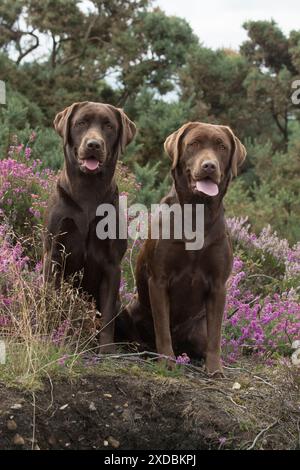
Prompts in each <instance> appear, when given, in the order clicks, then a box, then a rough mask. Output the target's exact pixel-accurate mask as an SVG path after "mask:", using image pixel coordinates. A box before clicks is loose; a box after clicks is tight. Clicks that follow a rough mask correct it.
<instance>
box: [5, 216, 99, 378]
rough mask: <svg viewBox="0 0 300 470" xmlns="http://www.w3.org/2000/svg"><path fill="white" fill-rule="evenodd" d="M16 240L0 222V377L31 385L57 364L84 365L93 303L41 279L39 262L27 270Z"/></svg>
mask: <svg viewBox="0 0 300 470" xmlns="http://www.w3.org/2000/svg"><path fill="white" fill-rule="evenodd" d="M28 261H29V259H28V257H27V256H25V254H24V252H23V249H22V245H21V243H20V242H19V241H18V240H16V239H15V236H14V235H13V234H12V233H11V231H10V230H9V228H8V227H7V226H5V225H3V224H2V225H0V337H1V339H4V340H5V344H6V349H7V363H6V367H2V368H0V379H2V380H8V381H11V382H12V383H14V384H19V385H20V384H23V385H30V386H33V385H34V384H35V382H38V381H39V379H40V378H41V377H43V376H45V377H46V376H48V375H49V373H50V372H52V371H53V370H55V371H56V372H59V370H60V368H61V367H62V366H67V367H68V372H70V371H72V368H73V367H74V365H75V364H76V367H78V366H84V363H85V360H86V359H85V358H86V354H88V353H89V356H91V355H92V353H93V352H94V351H95V350H96V349H97V341H96V340H95V338H96V336H97V330H96V326H97V327H99V324H97V321H96V310H95V306H94V305H93V304H92V303H91V302H90V301H88V299H87V298H85V296H84V295H83V294H82V292H80V291H79V290H76V289H73V288H71V287H70V285H69V284H67V283H62V285H61V290H60V292H59V293H58V292H56V291H55V290H54V289H53V287H52V286H51V285H47V286H45V285H44V284H43V281H42V273H41V263H40V262H39V263H37V264H36V265H35V266H34V267H33V268H31V269H30V265H29V263H28Z"/></svg>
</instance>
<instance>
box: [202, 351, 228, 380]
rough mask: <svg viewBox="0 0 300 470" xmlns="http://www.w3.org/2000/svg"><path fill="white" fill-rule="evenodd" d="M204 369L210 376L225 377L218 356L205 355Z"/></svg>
mask: <svg viewBox="0 0 300 470" xmlns="http://www.w3.org/2000/svg"><path fill="white" fill-rule="evenodd" d="M205 370H206V372H207V373H208V374H209V375H211V376H212V377H225V375H224V370H223V366H222V363H221V359H220V357H218V356H209V355H207V357H206V361H205Z"/></svg>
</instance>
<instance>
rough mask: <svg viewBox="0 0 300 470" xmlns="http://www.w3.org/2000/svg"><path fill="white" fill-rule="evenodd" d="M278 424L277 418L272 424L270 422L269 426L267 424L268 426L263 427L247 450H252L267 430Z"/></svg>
mask: <svg viewBox="0 0 300 470" xmlns="http://www.w3.org/2000/svg"><path fill="white" fill-rule="evenodd" d="M276 424H278V419H276V421H274V422H273V423H272V424H270V425H269V426H267V427H266V428H264V429H262V430H261V431H260V432H259V433H258V434H257V436H256V437H255V439H254V441H253V442H252V444H251V446H250V447H247V450H252V449H254V447H255V446H256V443H257V441H258V439H259V438H260V437H261V436H262V435H263V434H264V433H265V432H267V431H269V429H271V428H273V427H274V426H276Z"/></svg>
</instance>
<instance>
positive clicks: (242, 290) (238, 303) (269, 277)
mask: <svg viewBox="0 0 300 470" xmlns="http://www.w3.org/2000/svg"><path fill="white" fill-rule="evenodd" d="M34 139H35V135H34V134H33V135H32V136H31V137H30V138H29V141H28V143H27V144H26V145H21V144H18V143H17V141H16V139H15V141H14V143H13V144H14V145H12V146H11V147H10V149H9V152H8V155H6V156H5V158H4V159H2V160H0V333H1V335H2V336H3V335H4V336H5V335H6V336H7V337H8V338H10V339H14V340H17V341H18V342H19V343H22V338H23V342H24V344H26V342H27V343H28V344H30V347H29V349H30V348H31V347H32V345H33V344H34V343H35V342H36V344H43V348H45V344H47V348H48V352H49V351H50V350H51V351H52V352H51V354H52V356H53V357H54V362H55V363H56V364H59V365H60V366H61V365H66V364H73V359H72V357H73V352H72V350H71V349H70V343H71V342H73V344H74V342H75V344H76V348H77V349H78V350H79V349H80V348H82V344H83V343H84V344H85V345H86V346H85V347H86V348H87V349H88V350H90V349H93V341H92V340H91V339H88V340H87V339H86V338H87V337H88V338H89V337H90V336H89V335H91V337H92V338H94V337H95V334H94V330H95V328H94V326H95V325H94V323H93V322H94V318H95V308H94V306H93V305H90V304H89V303H88V302H86V300H84V299H83V298H82V295H81V294H80V295H79V293H78V292H76V291H74V290H70V289H69V290H68V291H64V293H63V294H62V295H57V293H56V292H54V291H53V292H52V293H51V292H50V293H49V292H47V291H46V290H45V288H44V286H43V283H42V276H41V260H40V258H38V257H37V258H36V259H33V257H32V253H31V252H30V250H28V246H26V243H25V238H27V239H28V236H29V235H32V232H34V231H35V227H36V226H38V225H39V224H40V223H41V221H42V216H43V211H44V208H45V206H46V203H47V200H48V197H49V193H50V191H51V187H52V184H54V183H55V180H56V174H55V173H54V172H53V171H50V170H48V169H45V168H43V167H42V163H41V161H40V160H37V159H33V158H32V152H31V145H32V143H33V140H34ZM117 178H118V182H119V189H120V193H121V194H123V195H126V196H129V203H130V202H131V201H134V200H138V197H137V196H136V195H137V194H138V192H139V186H138V185H137V183H136V181H135V178H134V176H133V175H132V174H131V173H130V172H129V171H128V169H127V168H126V167H125V166H124V165H122V164H119V166H118V169H117ZM227 223H228V227H229V230H230V232H231V236H232V239H233V244H234V252H235V259H234V265H233V271H232V275H231V276H230V279H229V281H228V295H227V303H226V309H225V318H224V327H223V344H222V347H223V359H224V361H225V362H234V361H237V360H239V359H240V358H241V357H242V355H244V354H247V355H250V354H251V355H252V357H255V358H259V359H261V360H263V361H264V362H266V361H268V362H270V361H274V360H276V358H278V357H279V356H284V355H288V356H290V354H291V351H292V349H291V345H292V343H293V341H294V340H296V339H300V292H299V284H300V282H299V281H300V243H298V244H296V245H295V246H293V247H291V246H290V245H289V243H288V241H287V240H284V239H281V238H280V237H279V236H278V235H277V234H276V233H274V232H272V230H271V228H270V227H266V228H265V229H263V230H262V232H261V233H260V234H258V235H257V234H254V233H253V232H252V231H251V227H250V225H249V223H248V221H247V219H237V218H233V219H228V221H227ZM141 244H142V241H141V240H139V239H137V240H135V241H132V240H129V247H128V250H127V253H126V255H125V257H124V260H123V266H122V270H123V277H122V281H121V289H120V294H121V299H122V302H123V304H127V303H128V302H130V300H131V299H132V296H133V295H134V292H135V279H134V269H135V264H136V257H137V254H138V252H139V249H140V247H141ZM39 245H41V241H40V240H39ZM82 319H85V320H84V321H85V322H86V324H87V325H88V326H87V332H88V333H87V335H83V334H82V332H83V323H82ZM91 331H92V333H91ZM19 343H18V344H19ZM28 344H27V346H28ZM79 345H80V348H79ZM30 351H31V349H30ZM43 354H44V353H43ZM37 357H38V355H37V354H36V355H35V360H37ZM43 357H44V359H43V360H44V361H47V360H49V357H46V353H45V354H44V356H43ZM60 358H61V359H60ZM27 359H28V360H27ZM27 359H26V360H27V364H26V367H27V368H28V367H29V368H31V367H32V366H33V365H34V361H33V360H32V358H27ZM43 360H42V359H41V360H40V362H43ZM189 360H190V359H189V357H188V356H187V355H186V354H185V351H182V352H181V355H180V356H178V358H177V360H176V363H177V364H179V365H180V366H182V365H185V364H188V363H189ZM15 366H16V367H19V366H18V364H17V362H16V365H15Z"/></svg>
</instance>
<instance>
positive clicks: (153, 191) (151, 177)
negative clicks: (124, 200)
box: [134, 162, 170, 207]
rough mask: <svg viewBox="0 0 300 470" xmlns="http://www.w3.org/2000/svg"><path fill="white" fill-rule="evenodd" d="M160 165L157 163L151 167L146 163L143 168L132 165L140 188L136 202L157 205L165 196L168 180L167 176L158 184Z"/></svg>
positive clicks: (168, 185)
mask: <svg viewBox="0 0 300 470" xmlns="http://www.w3.org/2000/svg"><path fill="white" fill-rule="evenodd" d="M159 173H160V163H159V162H157V163H155V164H154V165H152V166H151V164H150V162H148V163H147V164H146V165H145V166H140V165H139V164H138V163H135V164H134V174H135V177H136V180H137V182H138V183H139V184H140V186H141V188H140V190H139V194H138V198H137V199H138V202H139V203H140V204H145V206H147V207H148V206H150V205H151V204H157V203H158V202H159V201H160V200H161V199H162V197H163V196H164V195H165V194H166V192H167V191H168V189H169V187H170V178H169V177H168V176H166V177H165V179H164V180H163V181H162V182H161V183H160V184H159V183H158V182H159Z"/></svg>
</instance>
